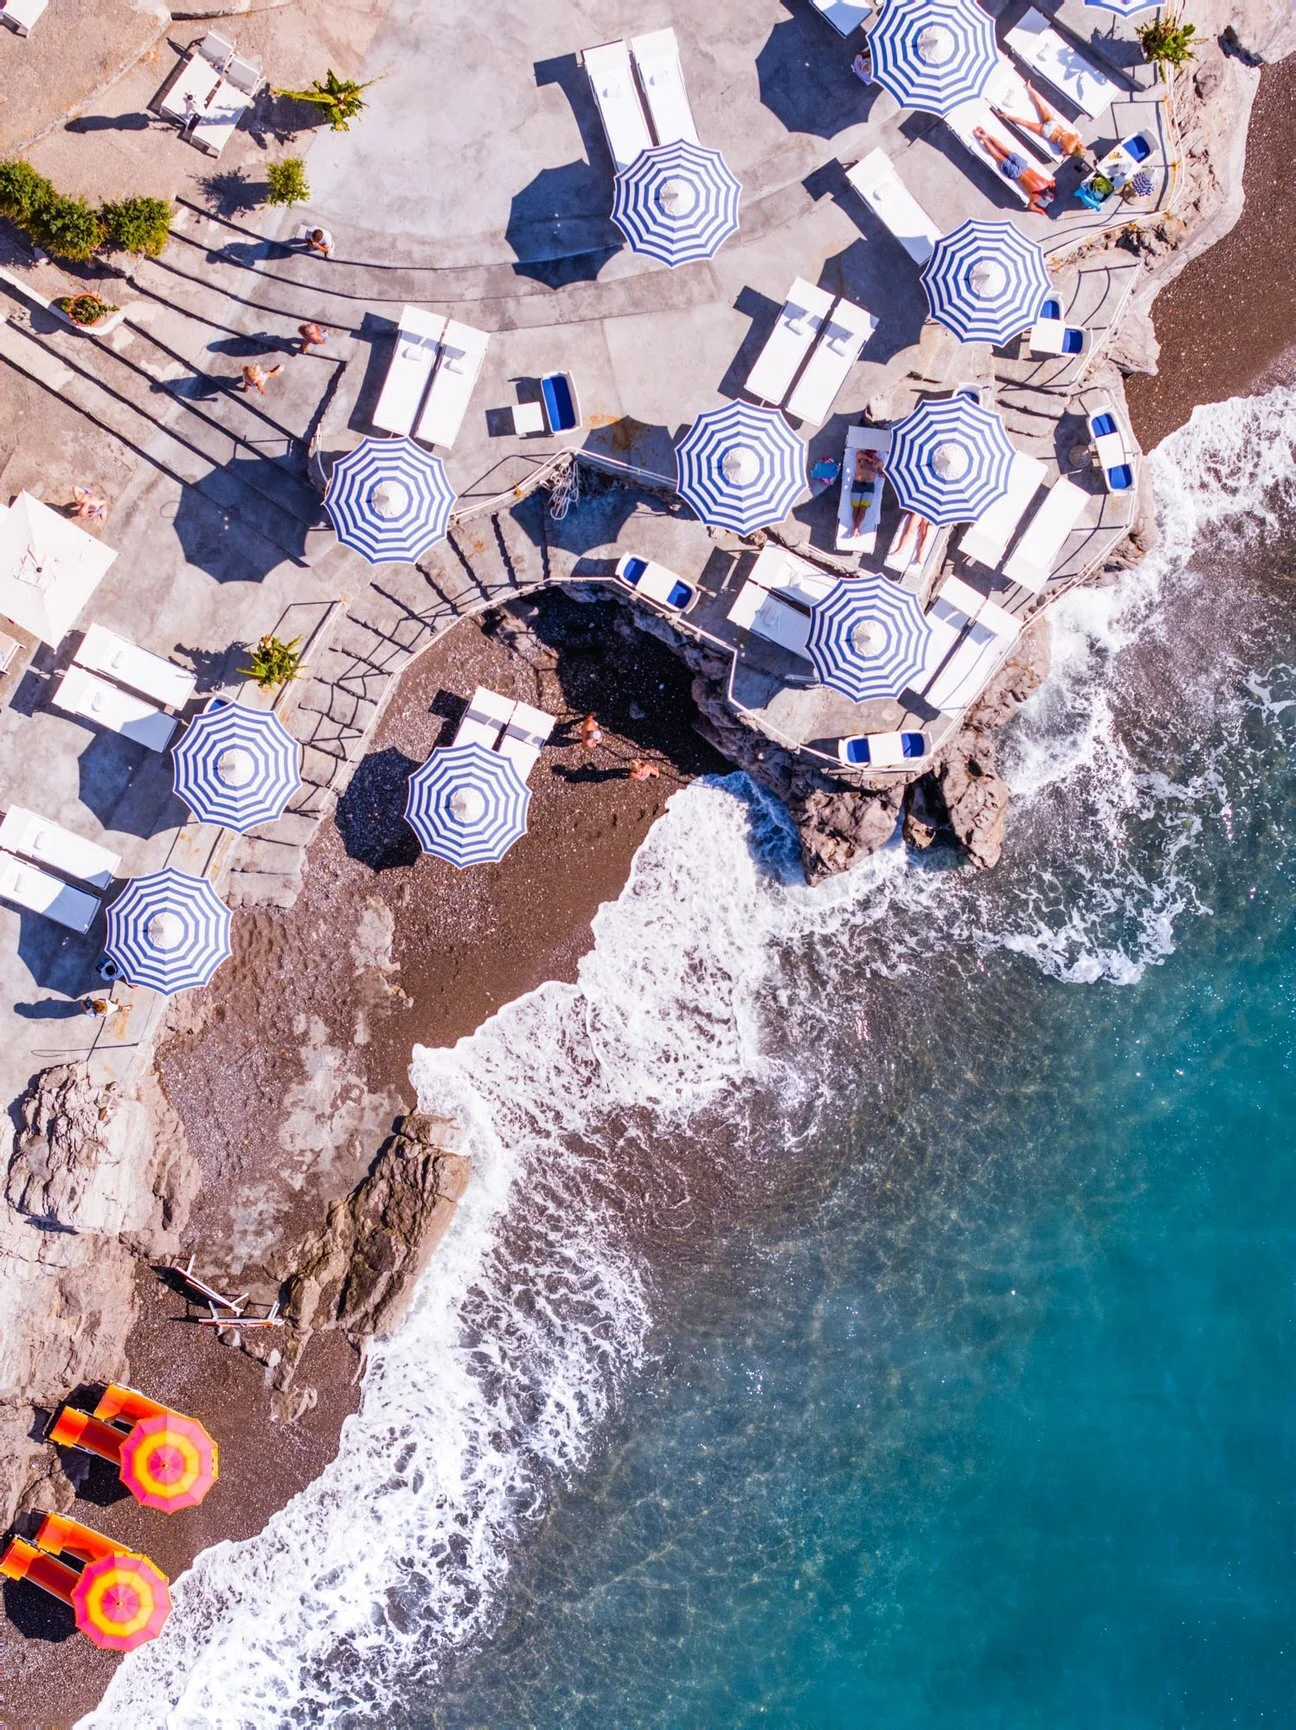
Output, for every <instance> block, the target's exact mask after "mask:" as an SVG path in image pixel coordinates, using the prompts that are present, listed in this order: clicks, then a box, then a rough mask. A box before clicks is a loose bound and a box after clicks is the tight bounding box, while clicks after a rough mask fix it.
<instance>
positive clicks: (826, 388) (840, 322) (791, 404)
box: [787, 300, 878, 425]
mask: <svg viewBox="0 0 1296 1730" xmlns="http://www.w3.org/2000/svg"><path fill="white" fill-rule="evenodd" d="M877 327H878V321H877V319H876V318H875V317H874V316H873V314H872V313H871V312H868V311H866V310H865V309H864V307H862V306H856V305H855V303H854V302H853V301H850V300H839V301H838V302H837V304H836V306H835V307H834V308H833V310H832V313H831V315H830V317H829V318H828V320H827V322H826V323H825V324H824V325H822V326H821V327H820V330H819V340H818V342H817V343H816V344H815V347H814V352H813V353H812V354H811V356H810V359H809V361H808V362H807V363H806V367H805V371H804V372H803V373H802V374H801V377H800V378H799V379H798V380H797V384H796V389H795V390H794V391H793V392H792V395H791V396H790V397H789V398H788V400H787V411H788V413H789V414H794V415H795V416H796V417H797V419H798V420H806V421H813V422H814V423H815V424H816V425H818V424H819V423H820V422H822V421H826V420H827V419H828V416H829V415H830V414H831V413H832V405H833V404H834V402H836V400H837V393H838V391H840V390H841V388H842V386H843V385H844V384H845V383H846V380H847V379H848V378H849V377H850V370H851V368H852V367H853V366H854V365H855V362H856V361H857V360H858V359H859V357H860V351H861V349H862V348H863V347H864V344H865V343H866V342H867V341H868V339H869V338H870V337H871V336H872V334H873V332H874V331H875V330H876V329H877Z"/></svg>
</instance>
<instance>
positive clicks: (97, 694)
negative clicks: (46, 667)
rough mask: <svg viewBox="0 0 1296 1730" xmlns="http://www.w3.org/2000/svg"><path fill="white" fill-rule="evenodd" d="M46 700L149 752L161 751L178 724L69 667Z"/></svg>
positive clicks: (79, 668) (83, 670)
mask: <svg viewBox="0 0 1296 1730" xmlns="http://www.w3.org/2000/svg"><path fill="white" fill-rule="evenodd" d="M50 700H51V702H52V703H53V704H54V707H55V708H56V709H62V710H63V711H64V713H65V714H68V715H77V716H79V717H80V718H81V719H82V720H85V721H95V722H97V723H98V725H99V726H101V727H107V728H108V729H109V731H110V732H113V733H120V734H121V736H122V738H123V739H130V740H132V741H133V743H135V744H136V745H144V746H147V748H148V749H149V750H150V751H165V750H166V748H167V746H168V745H169V744H170V743H171V736H172V734H173V733H174V732H175V730H176V727H177V726H178V725H179V723H178V722H176V721H174V720H172V718H171V716H170V715H164V714H163V713H162V711H161V710H160V709H155V708H154V707H153V705H152V704H151V703H146V702H144V701H143V699H142V698H140V697H133V696H132V695H131V694H130V692H129V691H120V690H118V688H117V686H116V685H109V684H107V683H106V682H105V681H104V680H103V679H97V678H96V677H95V675H94V674H93V673H87V672H86V670H85V668H84V667H75V666H73V667H69V668H68V670H67V672H66V673H64V675H63V677H62V678H61V679H60V680H59V682H58V684H57V685H56V686H55V687H54V694H53V696H52V698H51V699H50Z"/></svg>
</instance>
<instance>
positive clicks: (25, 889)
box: [0, 853, 99, 931]
mask: <svg viewBox="0 0 1296 1730" xmlns="http://www.w3.org/2000/svg"><path fill="white" fill-rule="evenodd" d="M0 897H3V898H4V900H6V901H12V902H14V903H15V904H16V905H17V906H19V907H22V908H25V909H26V911H27V912H28V913H43V914H44V915H45V917H46V918H47V919H53V920H54V921H55V922H56V923H57V924H59V925H66V926H67V928H68V930H69V931H88V930H89V929H90V926H91V924H92V923H93V921H94V916H95V914H96V913H97V912H98V911H99V897H98V896H97V895H87V894H86V892H85V890H84V889H73V888H72V886H71V885H70V884H68V883H60V882H59V880H58V878H57V877H51V876H50V875H49V874H48V872H45V871H38V870H37V869H36V867H35V866H34V865H28V864H27V863H26V861H25V860H23V859H15V858H14V857H13V855H12V854H9V853H0Z"/></svg>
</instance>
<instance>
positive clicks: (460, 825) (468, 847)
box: [405, 740, 531, 869]
mask: <svg viewBox="0 0 1296 1730" xmlns="http://www.w3.org/2000/svg"><path fill="white" fill-rule="evenodd" d="M530 803H531V789H530V788H529V787H528V786H527V784H526V782H525V781H524V780H523V779H522V777H521V775H520V774H519V773H518V770H517V765H516V764H515V763H513V762H511V761H510V759H509V758H507V757H501V756H500V754H499V752H498V751H488V750H487V749H486V747H485V745H481V744H479V743H478V742H477V741H476V740H472V741H470V742H469V743H468V744H466V745H447V746H445V747H444V748H443V749H442V750H439V751H433V753H432V755H431V756H430V757H429V758H428V760H427V762H426V763H424V765H423V767H422V768H421V769H416V770H415V771H414V773H413V774H412V775H411V776H410V780H409V798H408V799H407V801H406V804H405V821H406V822H407V823H408V824H409V826H410V828H411V829H412V830H413V831H414V833H415V834H416V835H417V836H418V840H419V846H420V847H422V849H423V851H424V852H425V853H431V854H433V855H435V857H436V858H438V859H445V860H447V861H448V862H449V863H450V864H451V865H457V866H459V867H460V868H461V869H462V868H463V867H464V866H465V865H484V864H486V863H487V862H488V861H490V860H495V859H502V858H503V857H504V855H505V854H506V853H507V852H508V850H509V848H510V847H511V846H512V845H513V843H514V842H515V841H520V840H521V838H522V836H523V835H525V834H526V826H527V808H528V806H529V805H530Z"/></svg>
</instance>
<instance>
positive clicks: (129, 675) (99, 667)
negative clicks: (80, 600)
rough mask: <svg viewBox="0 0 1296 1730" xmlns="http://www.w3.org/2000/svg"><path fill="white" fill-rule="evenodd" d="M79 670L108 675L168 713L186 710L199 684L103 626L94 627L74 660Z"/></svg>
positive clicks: (186, 671)
mask: <svg viewBox="0 0 1296 1730" xmlns="http://www.w3.org/2000/svg"><path fill="white" fill-rule="evenodd" d="M72 659H73V662H74V663H75V665H76V666H78V667H88V668H89V669H90V671H91V672H92V673H104V674H106V675H107V676H108V678H110V679H116V681H117V683H118V684H119V685H127V686H129V688H130V689H131V690H132V691H139V692H140V693H141V695H142V696H145V697H151V698H152V699H153V701H154V702H155V703H160V704H161V705H162V707H163V708H164V709H183V708H184V706H185V704H186V703H187V702H188V701H189V699H190V697H192V696H193V694H194V686H195V684H196V683H197V680H196V679H195V678H194V675H193V674H192V673H191V672H189V671H188V670H187V669H186V668H184V667H177V666H176V664H175V662H174V661H165V660H163V658H162V656H161V655H154V654H150V652H149V651H148V650H147V649H141V648H138V647H137V646H136V645H135V644H134V643H128V642H127V641H126V638H125V637H119V636H118V635H117V633H116V632H115V631H110V630H108V629H107V628H106V627H105V626H103V625H91V627H90V629H89V630H88V631H87V632H86V634H85V639H84V641H83V642H82V644H81V647H80V648H79V649H78V650H77V652H76V654H75V655H74V656H73V657H72Z"/></svg>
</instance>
